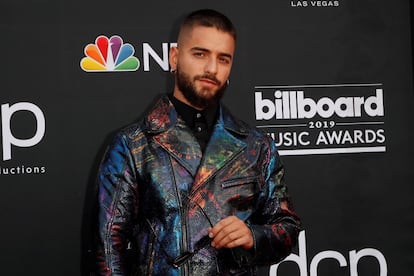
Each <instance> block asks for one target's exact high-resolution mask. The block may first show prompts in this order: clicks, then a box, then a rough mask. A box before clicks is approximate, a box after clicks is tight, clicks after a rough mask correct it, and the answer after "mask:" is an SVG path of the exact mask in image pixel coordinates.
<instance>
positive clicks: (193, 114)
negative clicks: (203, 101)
mask: <svg viewBox="0 0 414 276" xmlns="http://www.w3.org/2000/svg"><path fill="white" fill-rule="evenodd" d="M168 97H169V99H170V101H171V103H172V104H173V105H174V108H175V110H176V111H177V113H178V114H179V115H180V117H181V118H182V119H183V120H184V121H185V123H186V124H187V126H189V127H190V128H193V127H194V125H195V122H196V121H200V120H201V121H203V120H205V122H206V123H207V127H208V129H212V128H213V126H214V124H215V123H216V120H217V113H218V105H214V106H209V107H208V108H206V109H204V110H198V109H195V108H194V107H192V106H189V105H187V104H185V103H183V102H181V101H180V100H178V99H177V98H175V97H174V96H173V95H172V94H169V95H168Z"/></svg>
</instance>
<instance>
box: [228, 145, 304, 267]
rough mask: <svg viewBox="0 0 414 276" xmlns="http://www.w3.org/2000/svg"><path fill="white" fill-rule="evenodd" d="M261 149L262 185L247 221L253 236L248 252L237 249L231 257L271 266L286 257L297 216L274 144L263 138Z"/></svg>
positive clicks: (293, 242)
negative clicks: (252, 243)
mask: <svg viewBox="0 0 414 276" xmlns="http://www.w3.org/2000/svg"><path fill="white" fill-rule="evenodd" d="M265 141H266V142H265V143H264V145H268V146H265V147H264V150H263V152H262V158H263V160H262V162H263V166H262V170H263V171H262V175H263V181H262V183H263V184H262V187H260V192H259V196H258V203H257V206H256V207H257V209H256V211H255V212H254V214H253V216H252V217H251V218H250V219H249V220H248V221H247V223H248V226H249V228H250V229H251V231H252V234H253V238H254V247H253V249H252V250H250V251H245V250H238V252H234V257H235V258H236V261H237V262H238V263H239V264H240V265H252V264H256V265H271V264H275V263H278V262H279V261H281V260H283V259H284V258H285V257H287V256H288V255H289V254H290V253H291V250H292V247H294V246H295V245H296V243H297V239H298V235H299V232H300V230H301V223H300V218H299V217H298V216H297V215H296V214H295V213H294V211H293V207H292V204H291V201H290V198H289V195H288V191H287V187H286V185H285V182H284V167H283V164H282V162H281V160H280V158H279V155H278V152H277V149H276V145H275V143H274V142H273V140H271V138H269V140H265Z"/></svg>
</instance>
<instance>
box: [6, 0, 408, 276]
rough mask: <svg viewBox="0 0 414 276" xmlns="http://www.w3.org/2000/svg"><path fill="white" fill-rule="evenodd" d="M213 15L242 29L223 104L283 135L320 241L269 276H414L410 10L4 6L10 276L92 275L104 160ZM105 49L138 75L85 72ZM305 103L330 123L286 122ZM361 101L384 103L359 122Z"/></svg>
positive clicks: (295, 193) (280, 4)
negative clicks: (197, 17)
mask: <svg viewBox="0 0 414 276" xmlns="http://www.w3.org/2000/svg"><path fill="white" fill-rule="evenodd" d="M204 7H209V8H216V9H218V10H220V11H222V12H224V13H225V14H227V15H228V16H229V17H230V18H231V19H232V20H233V21H234V23H235V25H236V26H237V28H238V32H239V40H238V45H237V54H236V60H235V64H234V69H233V72H232V76H231V80H230V82H231V85H230V88H229V89H228V91H227V94H226V96H225V98H224V101H225V103H226V105H228V106H229V107H230V108H231V109H232V110H233V111H234V113H235V114H236V115H238V116H239V117H241V118H242V119H244V120H245V121H247V122H249V123H250V124H252V125H256V126H258V127H261V128H263V130H264V131H267V132H269V133H272V134H273V135H275V137H276V140H277V142H278V143H279V144H280V146H279V149H280V152H281V153H282V155H283V156H282V158H283V160H284V162H285V164H286V167H287V175H286V178H287V181H288V184H289V187H290V192H291V194H292V197H293V200H294V203H295V206H296V210H297V212H298V213H299V214H300V215H301V217H302V219H303V222H304V226H305V231H303V232H302V234H301V242H300V244H299V245H298V247H297V248H295V252H294V254H293V255H291V256H290V257H289V259H288V260H294V261H285V262H283V263H281V264H280V265H278V266H273V267H271V268H263V270H262V271H261V274H262V275H269V274H270V275H292V276H295V275H300V276H305V275H310V276H316V275H347V276H348V275H349V276H356V275H360V276H361V275H396V276H401V275H411V274H412V267H413V264H414V254H413V253H412V249H413V248H414V237H413V235H412V232H413V230H414V219H413V215H412V210H413V199H412V194H413V192H414V190H413V188H412V182H413V180H412V179H413V169H412V163H413V161H414V160H413V156H414V147H413V145H412V143H410V142H411V141H412V140H413V135H414V130H413V118H414V116H413V104H414V101H413V96H414V94H413V89H412V47H411V38H410V35H412V29H410V22H412V19H411V21H410V3H409V1H385V0H380V1H371V0H363V1H361V0H359V1H358V0H339V1H290V0H280V1H254V2H240V1H225V2H223V1H210V2H209V3H205V2H203V1H179V2H162V1H149V2H137V1H118V2H113V1H88V2H84V3H82V2H74V1H63V0H55V1H49V0H42V1H1V2H0V30H1V35H2V39H1V43H0V52H1V53H2V55H1V56H2V58H1V61H2V62H1V65H2V69H1V73H2V74H1V75H0V81H1V84H2V86H1V90H0V91H1V92H0V104H1V106H2V109H1V113H0V116H1V117H0V118H1V120H0V123H1V125H2V131H1V133H2V134H1V139H0V143H1V145H2V147H1V149H2V151H1V152H2V159H1V163H0V167H1V168H0V185H1V188H2V189H1V195H2V197H1V198H2V199H1V208H0V214H1V217H2V218H3V220H2V227H1V231H0V237H1V238H0V244H1V247H2V254H1V258H0V260H1V261H0V262H1V267H2V273H1V274H2V275H27V274H31V275H88V270H89V262H88V261H89V255H90V253H89V252H88V250H89V248H90V246H89V242H90V239H91V228H92V226H93V215H92V214H93V208H92V206H93V200H92V199H93V194H94V189H95V187H94V177H95V174H96V168H97V165H98V163H99V160H100V157H101V155H102V152H103V150H104V148H105V145H106V143H107V141H108V139H109V137H111V135H112V133H113V132H114V131H115V130H116V129H118V128H119V127H121V126H122V125H125V124H127V123H129V122H131V121H133V120H135V119H136V118H138V117H139V116H140V114H142V112H143V111H144V109H145V108H146V106H147V105H148V104H149V103H150V102H152V101H153V99H154V97H155V96H156V95H157V94H159V93H163V92H168V91H171V85H172V82H171V81H172V80H171V77H170V75H169V73H168V68H165V66H164V68H163V67H162V66H160V65H159V63H161V64H162V59H163V58H165V57H166V56H165V55H163V47H167V48H168V46H169V43H173V42H175V36H176V30H177V24H178V22H179V20H180V19H181V18H182V16H183V15H184V14H186V13H187V12H189V11H192V10H194V9H198V8H204ZM411 9H412V7H411ZM100 35H105V36H107V37H108V38H110V37H112V36H114V35H118V36H120V37H121V38H122V39H123V42H124V44H126V43H129V44H131V45H132V47H133V48H134V50H135V53H134V54H133V56H135V57H136V58H137V59H138V60H139V62H140V66H139V68H137V70H136V71H122V72H120V71H118V72H108V71H106V72H86V71H84V70H83V69H82V67H81V60H82V59H83V58H84V57H85V53H84V49H85V47H86V46H87V45H88V44H94V43H95V39H96V38H97V37H98V36H100ZM148 50H149V52H150V54H147V53H148ZM151 51H153V53H152V52H151ZM151 53H152V55H151ZM154 53H155V54H154ZM155 55H157V56H158V57H159V60H158V62H157V60H156V58H154V56H155ZM147 57H148V60H147V59H146V58H147ZM277 91H280V94H275V92H277ZM378 91H381V94H378ZM300 92H302V94H303V96H304V98H305V99H307V103H309V102H310V100H312V101H313V102H314V103H315V104H317V103H320V104H321V106H320V107H315V108H314V110H317V112H316V113H315V114H314V115H313V116H309V118H294V117H292V116H291V115H292V114H293V113H289V114H288V115H290V118H287V116H284V117H283V118H276V117H277V115H276V109H278V108H280V106H279V107H277V106H276V104H275V102H277V100H280V101H279V103H280V104H281V105H283V104H286V103H285V102H284V101H287V102H288V104H287V105H283V106H284V107H283V110H287V109H286V106H289V107H290V110H291V111H292V108H293V109H294V108H299V106H300V104H299V103H298V102H299V101H297V102H293V103H291V102H290V101H292V100H291V99H292V96H291V97H290V98H286V99H288V100H283V99H284V98H283V97H286V96H283V95H299V94H300ZM283 93H285V94H283ZM289 93H290V94H289ZM292 93H293V94H292ZM257 95H260V97H261V98H260V99H258V98H257ZM276 95H279V96H280V97H279V98H278V96H276ZM356 98H359V99H362V100H363V101H364V102H369V103H370V104H366V105H365V104H364V105H361V115H360V116H358V114H357V113H356V112H355V110H356V109H357V107H356V106H355V105H354V103H355V101H357V100H356ZM350 99H351V102H352V103H350V102H349V100H350ZM265 100H268V101H271V102H272V104H274V106H275V114H274V115H273V116H270V115H272V114H271V112H270V110H269V109H268V107H269V104H268V103H269V102H268V101H267V102H266V101H265ZM338 101H343V102H347V101H348V102H347V103H348V105H346V104H344V105H339V107H337V108H336V109H335V108H334V107H333V104H334V103H335V102H338ZM264 102H266V103H267V107H263V105H264ZM22 103H23V104H22ZM322 103H325V105H323V104H322ZM331 103H332V104H331ZM289 104H290V105H289ZM302 104H303V101H302ZM270 108H272V107H271V106H270ZM307 108H309V106H308V107H307ZM323 108H325V110H326V109H328V110H332V111H335V112H333V114H331V115H329V116H327V115H326V116H321V115H323V114H322V113H323ZM341 109H342V110H347V111H353V112H350V113H347V114H346V115H342V117H341V116H339V115H338V113H340V111H341ZM278 110H280V109H278ZM370 110H371V111H370ZM374 111H376V112H374ZM381 111H382V112H381ZM292 112H293V111H292ZM261 113H266V114H268V115H269V114H270V115H269V117H270V118H267V119H263V118H262V119H260V116H259V115H260V114H261ZM282 113H283V112H282ZM283 115H286V114H284V113H283ZM258 116H259V117H258ZM262 117H263V116H262ZM43 126H44V130H43ZM279 134H282V136H281V137H282V139H280V136H278V135H279ZM283 135H285V136H283ZM334 135H335V137H336V138H334ZM299 136H300V137H301V139H300V140H299V141H298V142H297V143H295V142H294V138H293V137H299ZM339 136H340V137H339ZM33 137H37V138H38V139H37V140H33V139H31V138H33Z"/></svg>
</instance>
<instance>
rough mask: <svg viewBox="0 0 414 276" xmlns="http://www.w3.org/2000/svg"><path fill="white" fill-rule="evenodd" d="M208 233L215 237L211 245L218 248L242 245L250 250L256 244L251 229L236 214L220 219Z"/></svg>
mask: <svg viewBox="0 0 414 276" xmlns="http://www.w3.org/2000/svg"><path fill="white" fill-rule="evenodd" d="M208 235H209V237H210V238H212V239H213V240H212V242H211V246H213V247H215V248H217V249H219V248H222V247H225V248H234V247H239V246H241V247H243V248H244V249H246V250H248V249H251V248H252V247H253V245H254V241H253V234H252V232H251V230H250V229H249V227H247V225H246V224H245V223H244V221H242V220H241V219H239V218H238V217H236V216H229V217H227V218H224V219H222V220H220V221H219V222H218V223H217V224H216V225H215V226H214V227H213V228H210V229H209V234H208Z"/></svg>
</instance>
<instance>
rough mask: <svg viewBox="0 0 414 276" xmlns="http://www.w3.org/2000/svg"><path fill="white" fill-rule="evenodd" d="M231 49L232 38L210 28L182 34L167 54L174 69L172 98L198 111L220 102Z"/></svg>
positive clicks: (229, 64) (230, 62)
mask: <svg viewBox="0 0 414 276" xmlns="http://www.w3.org/2000/svg"><path fill="white" fill-rule="evenodd" d="M234 49H235V41H234V39H233V37H232V36H231V35H230V34H228V33H225V32H222V31H219V30H217V29H216V28H213V27H211V28H210V27H202V26H197V27H194V28H193V29H192V30H187V31H184V32H183V33H182V34H181V35H180V38H179V45H178V48H172V49H171V52H170V64H171V68H175V69H176V83H175V87H174V96H175V97H176V98H178V99H179V100H181V101H184V102H186V103H187V104H190V105H192V106H193V107H195V108H198V109H204V108H206V107H207V106H209V105H211V104H216V103H218V101H219V100H220V98H221V96H222V95H223V93H224V90H225V88H226V86H227V80H228V78H229V75H230V71H231V66H232V62H233V55H234Z"/></svg>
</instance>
